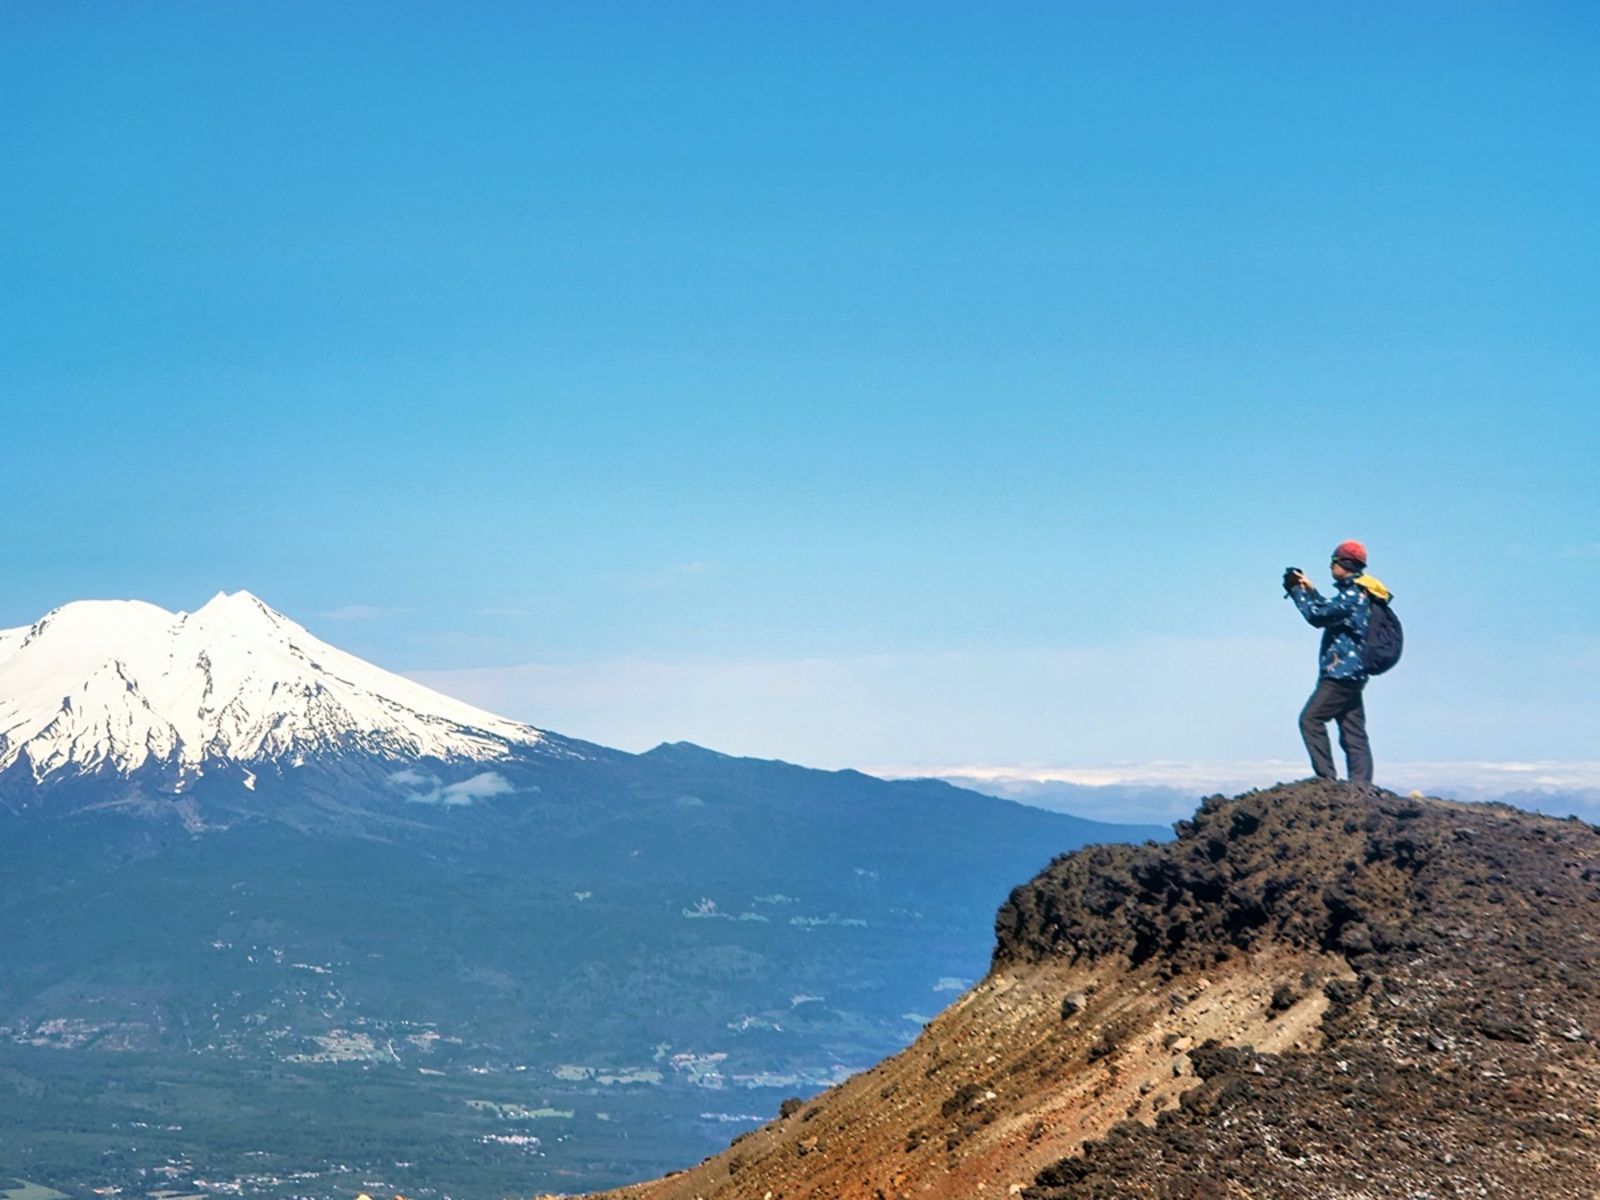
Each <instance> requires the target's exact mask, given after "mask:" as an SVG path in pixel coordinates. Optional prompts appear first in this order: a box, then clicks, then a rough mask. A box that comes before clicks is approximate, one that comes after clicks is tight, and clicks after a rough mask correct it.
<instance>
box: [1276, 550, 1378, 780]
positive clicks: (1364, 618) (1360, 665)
mask: <svg viewBox="0 0 1600 1200" xmlns="http://www.w3.org/2000/svg"><path fill="white" fill-rule="evenodd" d="M1332 567H1333V586H1334V594H1333V595H1331V596H1326V597H1324V596H1323V595H1322V594H1321V593H1319V592H1318V591H1317V589H1316V588H1315V587H1314V586H1312V583H1311V580H1309V579H1307V578H1306V576H1305V572H1303V571H1301V570H1300V569H1299V568H1297V567H1290V568H1289V569H1288V570H1287V571H1285V572H1284V573H1283V590H1284V591H1285V592H1286V593H1287V594H1288V595H1289V596H1290V597H1292V598H1293V600H1294V603H1295V607H1296V608H1298V609H1299V610H1300V615H1301V616H1303V617H1305V619H1306V620H1307V621H1308V622H1310V623H1311V624H1312V625H1315V626H1316V627H1317V628H1319V629H1321V630H1322V647H1321V649H1320V651H1319V652H1318V656H1317V664H1318V679H1317V689H1316V691H1314V692H1312V693H1311V699H1309V700H1307V701H1306V706H1305V708H1303V709H1301V710H1300V736H1301V737H1303V738H1304V739H1305V743H1306V750H1307V751H1308V752H1309V753H1310V755H1311V769H1312V770H1313V771H1315V772H1316V775H1317V778H1318V779H1337V778H1338V777H1339V772H1338V770H1337V769H1335V767H1334V765H1333V751H1332V749H1330V747H1329V745H1328V728H1327V726H1328V722H1329V721H1338V722H1339V745H1340V746H1341V747H1342V748H1343V750H1344V757H1345V764H1346V766H1347V767H1348V768H1349V771H1350V782H1352V783H1371V782H1372V748H1371V746H1370V745H1369V744H1368V742H1367V710H1366V707H1365V706H1364V705H1363V703H1362V699H1361V692H1362V689H1364V688H1365V687H1366V685H1367V677H1368V675H1369V674H1370V673H1371V672H1370V671H1369V669H1368V662H1367V630H1368V626H1369V624H1370V623H1371V621H1372V609H1373V604H1374V602H1375V601H1381V602H1382V603H1383V604H1384V605H1387V604H1388V602H1389V599H1390V596H1389V589H1388V588H1386V587H1384V586H1383V584H1381V583H1379V582H1378V581H1377V580H1376V579H1374V578H1373V577H1372V576H1371V575H1368V574H1367V573H1366V570H1367V548H1366V547H1365V546H1363V545H1362V544H1361V543H1360V542H1355V541H1350V542H1340V543H1339V544H1338V545H1337V546H1336V547H1334V551H1333V563H1332ZM1388 665H1389V664H1388V663H1384V664H1383V665H1382V668H1381V669H1387V667H1388Z"/></svg>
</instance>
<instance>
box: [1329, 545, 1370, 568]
mask: <svg viewBox="0 0 1600 1200" xmlns="http://www.w3.org/2000/svg"><path fill="white" fill-rule="evenodd" d="M1333 556H1334V557H1335V558H1342V559H1344V560H1345V561H1346V562H1353V563H1355V564H1356V565H1357V566H1358V567H1364V566H1366V565H1367V548H1366V547H1365V546H1363V545H1362V544H1361V543H1360V542H1357V541H1349V542H1340V543H1339V544H1338V545H1337V546H1335V547H1334V548H1333Z"/></svg>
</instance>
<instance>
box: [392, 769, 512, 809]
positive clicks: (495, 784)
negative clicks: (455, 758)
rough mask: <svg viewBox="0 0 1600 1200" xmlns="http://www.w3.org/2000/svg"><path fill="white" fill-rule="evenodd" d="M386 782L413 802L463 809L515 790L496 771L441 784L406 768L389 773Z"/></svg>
mask: <svg viewBox="0 0 1600 1200" xmlns="http://www.w3.org/2000/svg"><path fill="white" fill-rule="evenodd" d="M389 782H390V784H392V785H393V786H394V787H395V788H396V789H397V790H399V791H400V792H401V793H402V794H403V795H404V796H405V799H407V800H408V801H410V802H411V803H413V804H442V805H444V806H445V807H447V808H464V807H466V806H467V805H469V804H471V803H473V802H474V801H476V800H484V799H488V798H489V797H490V796H505V795H509V794H510V793H512V792H514V791H515V790H516V789H515V788H513V787H512V786H511V782H510V781H509V780H508V779H506V777H505V776H504V775H501V774H500V773H499V772H498V771H480V772H479V773H478V774H476V775H473V776H471V777H470V778H467V779H462V780H458V781H457V782H455V783H445V782H444V781H443V780H442V779H440V778H439V777H438V776H437V775H425V774H423V773H422V772H420V771H415V770H411V769H410V768H407V769H406V770H403V771H395V772H393V773H392V774H391V775H390V776H389Z"/></svg>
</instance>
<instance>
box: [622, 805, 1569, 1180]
mask: <svg viewBox="0 0 1600 1200" xmlns="http://www.w3.org/2000/svg"><path fill="white" fill-rule="evenodd" d="M996 932H997V946H996V950H995V956H994V964H993V967H992V969H991V971H990V974H989V975H988V976H987V977H986V978H985V979H984V980H983V981H982V982H981V983H980V984H978V986H977V987H975V988H974V989H973V990H972V991H971V992H969V993H968V994H967V995H966V996H964V997H962V999H961V1000H959V1001H958V1002H957V1003H956V1004H954V1005H953V1006H952V1007H951V1008H949V1009H948V1010H946V1011H945V1012H944V1013H943V1014H941V1015H940V1016H939V1017H938V1018H937V1019H936V1020H934V1021H933V1022H931V1023H930V1024H929V1025H928V1027H927V1029H926V1030H925V1031H924V1033H923V1035H922V1036H921V1037H920V1038H919V1039H918V1040H917V1041H916V1043H915V1044H914V1045H912V1046H911V1047H909V1048H908V1049H907V1050H906V1051H904V1052H903V1053H901V1054H899V1055H897V1056H895V1057H894V1058H892V1059H889V1060H887V1061H885V1062H883V1063H880V1064H879V1065H878V1066H876V1067H874V1068H873V1069H872V1070H870V1071H867V1072H864V1073H863V1074H861V1075H858V1076H856V1077H854V1078H852V1079H850V1080H849V1081H847V1082H846V1083H844V1084H842V1085H840V1086H839V1087H837V1088H834V1089H832V1090H830V1091H829V1092H826V1093H824V1094H823V1095H822V1096H819V1097H817V1098H816V1099H815V1100H813V1101H812V1102H810V1103H808V1104H805V1105H803V1106H801V1107H800V1108H799V1109H798V1110H796V1111H794V1112H792V1113H790V1114H789V1115H787V1116H785V1117H782V1118H780V1119H778V1120H775V1121H773V1122H772V1123H771V1124H769V1125H767V1126H765V1127H763V1128H762V1129H759V1130H756V1131H754V1132H752V1133H750V1134H747V1135H745V1136H743V1137H741V1138H740V1139H738V1140H737V1141H736V1142H735V1143H734V1144H733V1145H732V1146H730V1147H729V1149H728V1150H727V1151H725V1152H724V1153H722V1154H720V1155H717V1156H716V1157H714V1158H711V1159H708V1160H706V1161H705V1162H704V1163H702V1164H700V1165H699V1166H697V1167H695V1168H694V1169H692V1170H690V1171H687V1172H683V1173H680V1174H677V1175H673V1176H669V1177H667V1178H666V1179H662V1180H657V1181H653V1182H650V1183H645V1184H640V1185H637V1186H635V1187H632V1188H628V1189H624V1190H623V1191H620V1192H615V1193H610V1194H609V1195H610V1196H612V1197H617V1198H621V1197H629V1198H630V1200H647V1198H648V1200H694V1198H697V1197H700V1198H704V1200H734V1198H738V1200H744V1198H747V1197H748V1198H749V1200H800V1198H813V1200H825V1198H827V1200H855V1198H857V1197H859V1198H861V1200H880V1198H882V1200H891V1198H894V1197H902V1196H903V1197H923V1198H927V1200H957V1198H960V1200H970V1198H972V1197H978V1196H1007V1195H1021V1196H1022V1197H1024V1200H1087V1198H1091V1197H1092V1198H1097V1200H1098V1198H1105V1200H1110V1198H1112V1197H1117V1198H1121V1197H1160V1198H1163V1200H1224V1198H1228V1197H1253V1196H1262V1197H1268V1196H1270V1197H1284V1198H1287V1200H1293V1198H1297V1197H1328V1198H1333V1197H1339V1198H1351V1200H1354V1198H1357V1197H1391V1196H1392V1197H1410V1198H1415V1200H1421V1198H1423V1197H1428V1198H1441V1197H1453V1196H1506V1197H1528V1198H1530V1200H1532V1198H1539V1200H1564V1198H1567V1197H1573V1198H1579V1197H1581V1198H1583V1200H1594V1198H1595V1197H1600V1053H1597V1049H1596V1043H1595V1040H1594V1035H1595V1034H1596V1033H1600V831H1597V830H1596V829H1594V828H1593V827H1591V826H1588V825H1586V824H1583V823H1582V822H1578V821H1559V820H1553V819H1549V818H1543V817H1536V816H1532V815H1530V814H1527V813H1523V812H1520V811H1517V810H1513V809H1509V808H1503V807H1499V806H1481V805H1471V806H1468V805H1457V804H1451V803H1448V802H1445V801H1436V800H1404V799H1401V798H1399V797H1396V796H1393V795H1391V794H1388V793H1381V792H1379V793H1371V792H1362V791H1360V790H1357V789H1353V788H1350V787H1348V786H1343V785H1333V784H1319V783H1306V784H1298V785H1293V786H1288V787H1280V788H1276V789H1273V790H1271V791H1267V792H1259V793H1250V794H1247V795H1245V796H1241V797H1238V798H1236V799H1233V800H1225V799H1223V798H1221V797H1216V798H1213V799H1211V800H1208V801H1207V802H1206V803H1205V805H1204V806H1203V807H1202V808H1201V810H1200V811H1199V812H1198V813H1197V814H1196V816H1195V818H1194V820H1193V821H1192V822H1185V823H1183V824H1181V825H1180V827H1179V837H1178V840H1177V841H1176V842H1172V843H1168V844H1165V845H1160V846H1156V845H1147V846H1142V847H1128V846H1116V847H1098V848H1093V849H1090V850H1085V851H1082V852H1079V853H1076V854H1072V855H1068V856H1066V857H1064V858H1061V859H1058V860H1057V861H1056V862H1055V863H1053V864H1052V865H1051V866H1050V867H1049V868H1048V869H1047V870H1045V871H1044V872H1043V873H1042V874H1041V875H1040V876H1039V877H1038V878H1037V879H1035V880H1033V881H1032V882H1031V883H1029V884H1027V885H1025V886H1023V887H1020V888H1018V889H1017V890H1016V891H1015V892H1013V894H1012V896H1011V898H1010V900H1009V901H1008V902H1007V903H1006V904H1005V905H1004V906H1003V907H1002V909H1001V911H1000V914H999V916H998V918H997V921H996Z"/></svg>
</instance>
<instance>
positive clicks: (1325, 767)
mask: <svg viewBox="0 0 1600 1200" xmlns="http://www.w3.org/2000/svg"><path fill="white" fill-rule="evenodd" d="M1365 686H1366V684H1365V682H1364V681H1363V682H1356V681H1355V680H1350V679H1324V680H1322V681H1321V682H1320V683H1318V684H1317V690H1316V691H1314V692H1312V693H1311V699H1309V700H1307V701H1306V706H1305V707H1304V708H1303V709H1301V710H1300V736H1301V737H1303V738H1305V740H1306V749H1307V750H1308V751H1309V752H1310V754H1311V769H1312V770H1313V771H1315V772H1316V773H1317V778H1318V779H1337V778H1339V772H1338V771H1337V770H1336V769H1335V768H1334V765H1333V750H1332V748H1331V747H1329V745H1328V722H1329V721H1338V722H1339V745H1340V746H1341V747H1342V748H1343V750H1344V760H1345V762H1346V764H1348V766H1349V767H1350V782H1352V783H1371V782H1372V748H1371V747H1370V746H1369V745H1368V744H1367V710H1366V708H1365V707H1364V706H1363V705H1362V703H1361V689H1362V688H1363V687H1365Z"/></svg>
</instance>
